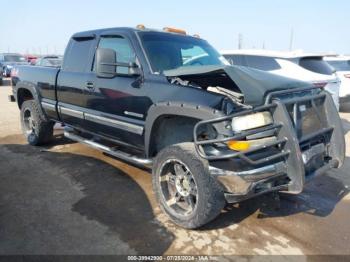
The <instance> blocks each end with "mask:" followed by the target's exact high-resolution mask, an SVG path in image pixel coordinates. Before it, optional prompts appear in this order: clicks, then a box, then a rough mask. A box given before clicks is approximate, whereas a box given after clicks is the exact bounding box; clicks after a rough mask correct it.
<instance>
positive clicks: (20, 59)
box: [4, 55, 26, 62]
mask: <svg viewBox="0 0 350 262" xmlns="http://www.w3.org/2000/svg"><path fill="white" fill-rule="evenodd" d="M4 58H5V62H25V61H26V59H25V58H24V57H23V56H20V55H5V57H4Z"/></svg>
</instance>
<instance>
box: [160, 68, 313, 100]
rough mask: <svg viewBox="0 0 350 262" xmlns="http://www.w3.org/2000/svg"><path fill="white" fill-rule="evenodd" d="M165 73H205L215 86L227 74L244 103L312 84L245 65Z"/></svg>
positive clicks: (167, 74)
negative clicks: (216, 81) (217, 80)
mask: <svg viewBox="0 0 350 262" xmlns="http://www.w3.org/2000/svg"><path fill="white" fill-rule="evenodd" d="M163 73H164V75H165V76H167V77H180V78H181V77H182V78H185V79H189V78H191V76H193V77H197V78H198V76H201V75H203V77H206V78H208V77H210V78H211V79H210V80H211V81H210V84H211V85H212V86H215V78H216V77H222V76H223V75H227V77H229V78H230V79H231V80H232V81H233V82H234V84H236V86H237V87H238V88H239V89H240V91H241V93H242V94H243V95H244V103H246V104H249V105H261V104H263V103H264V101H265V97H266V95H267V94H268V93H270V92H272V91H279V90H284V89H290V88H300V87H308V86H311V84H309V83H307V82H303V81H298V80H295V79H291V78H286V77H282V76H279V75H275V74H272V73H268V72H265V71H261V70H257V69H253V68H249V67H244V66H227V65H212V66H183V67H180V68H178V69H173V70H167V71H164V72H163ZM213 84H214V85H213ZM216 85H217V86H218V85H219V84H218V83H217V84H216Z"/></svg>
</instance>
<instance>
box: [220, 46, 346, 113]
mask: <svg viewBox="0 0 350 262" xmlns="http://www.w3.org/2000/svg"><path fill="white" fill-rule="evenodd" d="M222 54H223V56H224V57H225V58H226V59H227V60H228V61H229V62H230V63H231V64H234V65H240V66H248V67H252V68H256V69H259V70H264V71H268V72H271V73H273V74H277V75H281V76H285V77H289V78H294V79H298V80H302V81H307V82H310V83H312V84H314V85H315V86H319V87H323V88H324V89H325V90H327V91H328V92H330V93H331V95H332V97H333V100H334V103H335V105H336V107H337V108H338V110H339V88H340V80H339V78H338V77H337V75H336V74H335V72H334V70H333V69H332V68H331V67H330V66H329V65H328V64H327V63H326V62H325V61H323V56H322V55H315V54H306V53H300V52H277V51H269V50H233V51H222Z"/></svg>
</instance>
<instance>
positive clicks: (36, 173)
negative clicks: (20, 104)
mask: <svg viewBox="0 0 350 262" xmlns="http://www.w3.org/2000/svg"><path fill="white" fill-rule="evenodd" d="M9 93H10V87H9V86H0V179H1V182H0V255H1V254H152V255H156V254H192V255H195V254H213V255H214V254H226V255H231V254H350V248H349V246H350V244H349V241H350V220H349V217H350V194H349V185H350V172H349V170H350V161H349V153H350V150H349V149H350V147H349V145H350V142H349V141H350V132H349V130H350V122H349V121H350V114H342V118H343V120H344V127H345V129H346V132H347V141H348V146H347V161H346V164H345V166H343V168H342V169H341V170H338V171H332V172H329V173H327V174H326V175H324V176H321V177H318V178H316V179H314V180H313V181H312V182H311V183H309V184H308V185H307V187H306V188H305V191H304V193H303V194H300V195H298V196H293V195H285V194H280V202H279V201H278V200H277V199H275V198H273V197H272V196H271V195H267V196H263V197H259V198H256V199H252V200H249V201H245V202H243V203H241V204H240V205H235V206H229V207H228V208H227V209H226V210H225V211H224V212H223V213H222V214H221V215H220V216H219V217H218V218H217V219H216V220H215V221H214V222H212V223H210V224H209V225H207V226H206V227H205V228H202V229H200V230H196V231H191V230H184V229H182V228H179V227H177V226H175V225H174V224H172V223H171V222H170V221H169V220H168V219H167V217H166V216H165V215H163V214H162V213H161V212H160V210H159V208H158V207H157V206H156V203H155V199H154V196H153V193H152V187H151V177H150V174H149V172H147V171H145V170H141V169H138V168H135V167H132V166H129V165H127V164H125V163H122V162H119V161H117V160H114V159H111V158H109V157H107V156H105V155H103V154H102V153H100V152H98V151H96V150H93V149H90V148H88V147H85V146H83V145H79V144H76V143H72V142H70V141H67V140H65V139H63V138H61V137H59V135H58V138H57V139H56V141H55V143H54V144H52V145H51V146H49V147H42V148H34V147H31V146H28V145H26V143H25V141H24V139H23V138H22V135H21V130H20V123H19V111H18V108H17V107H16V104H15V103H10V102H8V101H7V95H8V94H9Z"/></svg>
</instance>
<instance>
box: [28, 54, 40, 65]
mask: <svg viewBox="0 0 350 262" xmlns="http://www.w3.org/2000/svg"><path fill="white" fill-rule="evenodd" d="M25 58H26V59H27V62H28V63H29V64H31V65H34V64H35V62H36V60H37V59H38V56H35V55H26V56H25Z"/></svg>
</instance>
